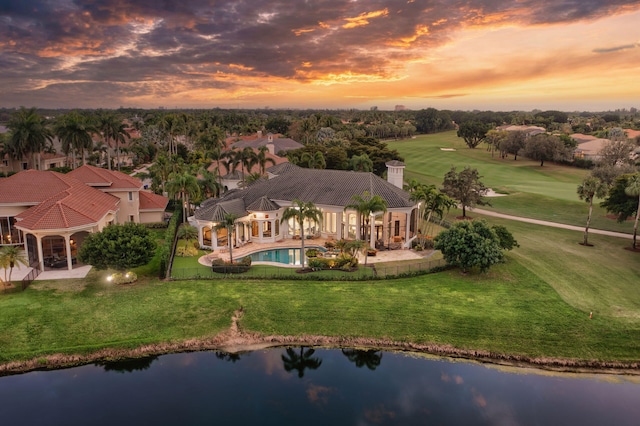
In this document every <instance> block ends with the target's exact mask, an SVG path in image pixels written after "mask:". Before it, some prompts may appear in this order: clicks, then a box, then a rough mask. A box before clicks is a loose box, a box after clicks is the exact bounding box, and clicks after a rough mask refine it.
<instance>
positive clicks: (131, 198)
mask: <svg viewBox="0 0 640 426" xmlns="http://www.w3.org/2000/svg"><path fill="white" fill-rule="evenodd" d="M96 189H100V190H102V191H103V192H105V193H107V194H111V195H113V196H114V197H118V198H119V199H120V210H119V211H118V217H117V223H120V224H122V223H126V222H134V223H142V222H141V220H140V219H141V217H140V216H141V215H140V194H139V192H140V188H127V189H119V190H117V191H110V190H108V189H107V188H105V189H103V188H96ZM158 222H159V221H158Z"/></svg>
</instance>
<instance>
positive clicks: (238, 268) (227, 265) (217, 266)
mask: <svg viewBox="0 0 640 426" xmlns="http://www.w3.org/2000/svg"><path fill="white" fill-rule="evenodd" d="M249 268H251V258H250V257H249V256H247V257H243V258H242V260H240V262H238V263H231V262H225V261H224V260H222V259H213V260H212V261H211V270H212V271H213V272H217V273H219V274H242V273H244V272H247V271H248V270H249Z"/></svg>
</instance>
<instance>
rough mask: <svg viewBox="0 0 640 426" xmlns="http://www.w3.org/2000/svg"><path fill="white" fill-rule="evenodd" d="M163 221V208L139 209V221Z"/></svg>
mask: <svg viewBox="0 0 640 426" xmlns="http://www.w3.org/2000/svg"><path fill="white" fill-rule="evenodd" d="M163 221H164V209H156V210H144V211H140V223H156V222H163Z"/></svg>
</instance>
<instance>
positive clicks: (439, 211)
mask: <svg viewBox="0 0 640 426" xmlns="http://www.w3.org/2000/svg"><path fill="white" fill-rule="evenodd" d="M455 206H456V201H455V200H454V199H453V198H451V197H449V196H448V195H447V194H445V193H444V192H442V191H440V190H439V189H436V188H435V187H434V188H433V189H431V190H430V191H428V192H427V193H426V198H425V212H424V214H425V215H426V217H424V219H425V220H426V222H427V223H426V227H425V228H426V229H425V233H426V234H427V235H428V233H427V231H428V229H429V227H430V226H431V225H430V222H431V219H432V218H433V215H436V216H437V217H438V218H440V219H442V218H443V217H444V213H445V210H446V211H447V212H449V210H451V208H452V207H455Z"/></svg>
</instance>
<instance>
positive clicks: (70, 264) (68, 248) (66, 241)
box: [64, 235, 73, 271]
mask: <svg viewBox="0 0 640 426" xmlns="http://www.w3.org/2000/svg"><path fill="white" fill-rule="evenodd" d="M64 244H65V249H66V253H67V269H68V270H69V271H70V270H72V269H73V261H72V260H71V242H70V237H69V235H65V236H64Z"/></svg>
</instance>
